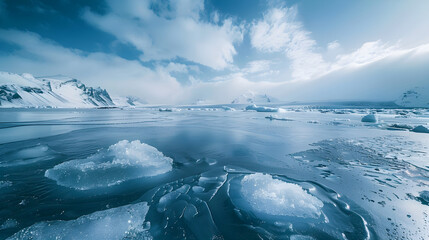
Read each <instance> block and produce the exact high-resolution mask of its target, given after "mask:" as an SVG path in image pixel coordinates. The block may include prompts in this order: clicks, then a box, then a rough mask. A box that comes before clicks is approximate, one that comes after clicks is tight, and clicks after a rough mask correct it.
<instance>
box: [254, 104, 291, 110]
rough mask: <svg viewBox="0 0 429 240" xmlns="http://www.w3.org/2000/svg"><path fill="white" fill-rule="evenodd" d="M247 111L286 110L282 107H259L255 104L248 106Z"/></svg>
mask: <svg viewBox="0 0 429 240" xmlns="http://www.w3.org/2000/svg"><path fill="white" fill-rule="evenodd" d="M246 111H257V112H284V109H282V108H272V107H258V106H256V105H255V104H253V105H249V106H247V107H246Z"/></svg>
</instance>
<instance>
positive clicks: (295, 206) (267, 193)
mask: <svg viewBox="0 0 429 240" xmlns="http://www.w3.org/2000/svg"><path fill="white" fill-rule="evenodd" d="M241 194H242V196H243V198H244V199H245V200H246V201H247V202H248V203H249V205H250V207H251V208H252V211H253V212H256V213H262V214H268V215H275V216H292V217H301V218H319V216H320V214H321V209H322V207H323V202H322V201H320V200H319V199H318V198H316V197H314V196H313V195H311V194H309V193H307V192H306V191H305V190H304V189H302V187H300V186H299V185H297V184H294V183H287V182H284V181H281V180H278V179H274V178H273V177H272V176H271V175H268V174H262V173H255V174H251V175H246V176H244V177H243V179H242V180H241Z"/></svg>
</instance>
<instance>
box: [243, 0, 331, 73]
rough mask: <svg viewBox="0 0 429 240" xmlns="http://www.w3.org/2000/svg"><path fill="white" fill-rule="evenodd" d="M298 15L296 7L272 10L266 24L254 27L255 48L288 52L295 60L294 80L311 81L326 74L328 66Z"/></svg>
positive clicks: (293, 67) (257, 24) (252, 41)
mask: <svg viewBox="0 0 429 240" xmlns="http://www.w3.org/2000/svg"><path fill="white" fill-rule="evenodd" d="M296 15H297V8H296V7H291V8H272V9H270V10H269V11H268V12H267V13H265V14H264V17H263V19H262V20H260V21H257V22H255V23H253V26H252V28H251V31H250V37H251V44H252V46H253V47H255V48H256V49H258V50H260V51H265V52H284V53H285V54H286V56H287V57H288V58H289V59H290V60H291V64H290V68H291V70H292V78H293V79H294V80H308V79H310V78H312V77H315V76H317V75H318V74H320V73H321V72H324V71H325V69H326V68H327V65H326V63H325V62H324V60H323V58H322V55H321V54H319V53H316V52H315V48H316V41H314V40H313V39H311V37H310V33H309V32H308V31H306V30H305V29H304V28H303V27H302V24H301V23H300V22H299V21H297V20H296Z"/></svg>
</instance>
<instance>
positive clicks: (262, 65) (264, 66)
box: [243, 60, 271, 73]
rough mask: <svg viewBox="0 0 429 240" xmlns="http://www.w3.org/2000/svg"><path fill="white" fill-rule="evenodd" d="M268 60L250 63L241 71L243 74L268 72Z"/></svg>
mask: <svg viewBox="0 0 429 240" xmlns="http://www.w3.org/2000/svg"><path fill="white" fill-rule="evenodd" d="M270 65H271V61H270V60H256V61H251V62H249V63H248V64H247V67H246V68H245V69H243V71H244V72H245V73H260V72H266V71H270Z"/></svg>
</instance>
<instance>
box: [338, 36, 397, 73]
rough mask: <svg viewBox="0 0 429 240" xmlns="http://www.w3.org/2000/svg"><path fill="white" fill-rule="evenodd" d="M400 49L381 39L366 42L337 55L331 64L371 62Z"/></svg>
mask: <svg viewBox="0 0 429 240" xmlns="http://www.w3.org/2000/svg"><path fill="white" fill-rule="evenodd" d="M402 51H403V50H401V49H399V47H398V46H396V45H394V46H389V45H388V44H386V43H383V42H382V41H381V40H378V41H373V42H366V43H364V44H363V45H362V46H361V47H360V48H358V49H356V50H355V51H353V52H351V53H348V54H343V55H338V56H337V57H336V61H335V62H334V63H333V64H332V69H333V70H335V69H339V68H343V67H350V66H359V65H364V64H368V63H372V62H375V61H378V60H380V59H383V58H385V57H388V56H390V55H392V54H395V53H398V52H402Z"/></svg>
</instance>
